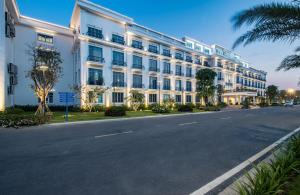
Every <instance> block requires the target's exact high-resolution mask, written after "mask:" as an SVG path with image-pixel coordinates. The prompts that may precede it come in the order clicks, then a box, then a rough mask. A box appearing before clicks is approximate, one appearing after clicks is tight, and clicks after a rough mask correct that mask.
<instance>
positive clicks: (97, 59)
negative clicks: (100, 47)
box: [87, 56, 105, 63]
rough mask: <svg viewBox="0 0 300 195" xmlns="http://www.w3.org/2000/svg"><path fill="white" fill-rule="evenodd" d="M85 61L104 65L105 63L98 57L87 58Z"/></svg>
mask: <svg viewBox="0 0 300 195" xmlns="http://www.w3.org/2000/svg"><path fill="white" fill-rule="evenodd" d="M87 61H91V62H99V63H104V62H105V60H104V58H102V57H98V56H88V57H87Z"/></svg>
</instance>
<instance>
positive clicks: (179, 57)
mask: <svg viewBox="0 0 300 195" xmlns="http://www.w3.org/2000/svg"><path fill="white" fill-rule="evenodd" d="M175 59H177V60H183V56H182V55H177V54H176V55H175Z"/></svg>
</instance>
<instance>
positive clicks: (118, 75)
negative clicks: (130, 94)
mask: <svg viewBox="0 0 300 195" xmlns="http://www.w3.org/2000/svg"><path fill="white" fill-rule="evenodd" d="M113 87H125V83H124V73H122V72H113Z"/></svg>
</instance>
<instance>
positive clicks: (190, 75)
mask: <svg viewBox="0 0 300 195" xmlns="http://www.w3.org/2000/svg"><path fill="white" fill-rule="evenodd" d="M185 76H186V77H190V78H192V77H194V75H193V74H191V73H186V75H185Z"/></svg>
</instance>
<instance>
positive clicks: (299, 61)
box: [276, 55, 300, 71]
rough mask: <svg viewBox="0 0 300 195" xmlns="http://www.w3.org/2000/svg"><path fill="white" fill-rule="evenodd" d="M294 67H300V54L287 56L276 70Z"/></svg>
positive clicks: (286, 69)
mask: <svg viewBox="0 0 300 195" xmlns="http://www.w3.org/2000/svg"><path fill="white" fill-rule="evenodd" d="M294 68H300V55H290V56H287V57H286V58H285V59H284V60H283V61H282V62H281V64H280V65H279V67H278V68H277V69H276V70H277V71H279V70H284V71H288V70H290V69H294Z"/></svg>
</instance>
